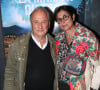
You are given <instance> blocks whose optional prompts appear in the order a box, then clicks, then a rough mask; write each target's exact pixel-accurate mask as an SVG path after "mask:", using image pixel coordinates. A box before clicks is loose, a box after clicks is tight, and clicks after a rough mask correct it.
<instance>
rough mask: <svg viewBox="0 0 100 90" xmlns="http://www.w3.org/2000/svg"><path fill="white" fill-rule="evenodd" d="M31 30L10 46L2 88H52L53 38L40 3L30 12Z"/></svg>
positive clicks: (28, 89)
mask: <svg viewBox="0 0 100 90" xmlns="http://www.w3.org/2000/svg"><path fill="white" fill-rule="evenodd" d="M30 22H31V26H32V32H31V33H28V34H27V35H24V36H21V37H18V38H17V39H16V41H15V42H14V43H13V44H12V45H11V46H10V48H9V52H8V59H7V64H6V69H5V81H4V90H56V87H57V86H56V85H57V84H56V75H55V74H56V73H55V69H56V54H55V46H54V43H55V42H54V39H53V38H52V37H51V36H50V35H49V34H47V32H48V29H49V25H50V17H49V14H48V12H47V11H46V9H45V8H44V7H37V8H36V9H35V10H34V11H33V12H32V13H31V15H30Z"/></svg>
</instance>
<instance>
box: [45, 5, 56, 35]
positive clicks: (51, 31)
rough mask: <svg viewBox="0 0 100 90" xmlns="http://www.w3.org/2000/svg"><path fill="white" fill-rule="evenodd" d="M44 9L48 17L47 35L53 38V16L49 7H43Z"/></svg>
mask: <svg viewBox="0 0 100 90" xmlns="http://www.w3.org/2000/svg"><path fill="white" fill-rule="evenodd" d="M44 8H45V9H46V10H47V11H48V13H49V17H50V28H49V30H48V32H49V34H51V35H52V36H54V35H53V29H54V21H55V20H54V14H53V12H52V10H51V9H50V8H49V7H44Z"/></svg>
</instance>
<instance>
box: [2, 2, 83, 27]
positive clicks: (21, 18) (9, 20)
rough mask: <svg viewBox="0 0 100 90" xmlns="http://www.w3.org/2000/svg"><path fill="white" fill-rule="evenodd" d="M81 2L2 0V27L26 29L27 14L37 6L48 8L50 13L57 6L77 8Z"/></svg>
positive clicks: (27, 24)
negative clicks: (64, 5)
mask: <svg viewBox="0 0 100 90" xmlns="http://www.w3.org/2000/svg"><path fill="white" fill-rule="evenodd" d="M81 2H82V0H2V1H1V12H2V23H3V27H10V26H13V25H17V26H20V27H24V28H28V27H30V23H29V14H30V13H31V12H32V10H34V8H35V7H37V6H48V7H49V8H50V9H51V10H52V11H54V8H55V7H57V6H59V5H63V4H66V5H72V6H74V7H75V8H77V7H78V6H79V5H80V3H81Z"/></svg>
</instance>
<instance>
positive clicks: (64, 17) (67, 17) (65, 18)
mask: <svg viewBox="0 0 100 90" xmlns="http://www.w3.org/2000/svg"><path fill="white" fill-rule="evenodd" d="M69 16H70V15H63V18H57V23H58V24H61V23H62V20H64V21H67V20H68V19H69ZM58 20H59V21H58Z"/></svg>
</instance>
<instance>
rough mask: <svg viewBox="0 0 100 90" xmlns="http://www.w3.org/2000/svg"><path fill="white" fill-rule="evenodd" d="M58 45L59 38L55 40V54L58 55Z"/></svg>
mask: <svg viewBox="0 0 100 90" xmlns="http://www.w3.org/2000/svg"><path fill="white" fill-rule="evenodd" d="M58 46H59V40H57V41H56V54H57V55H58V51H59V48H58Z"/></svg>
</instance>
